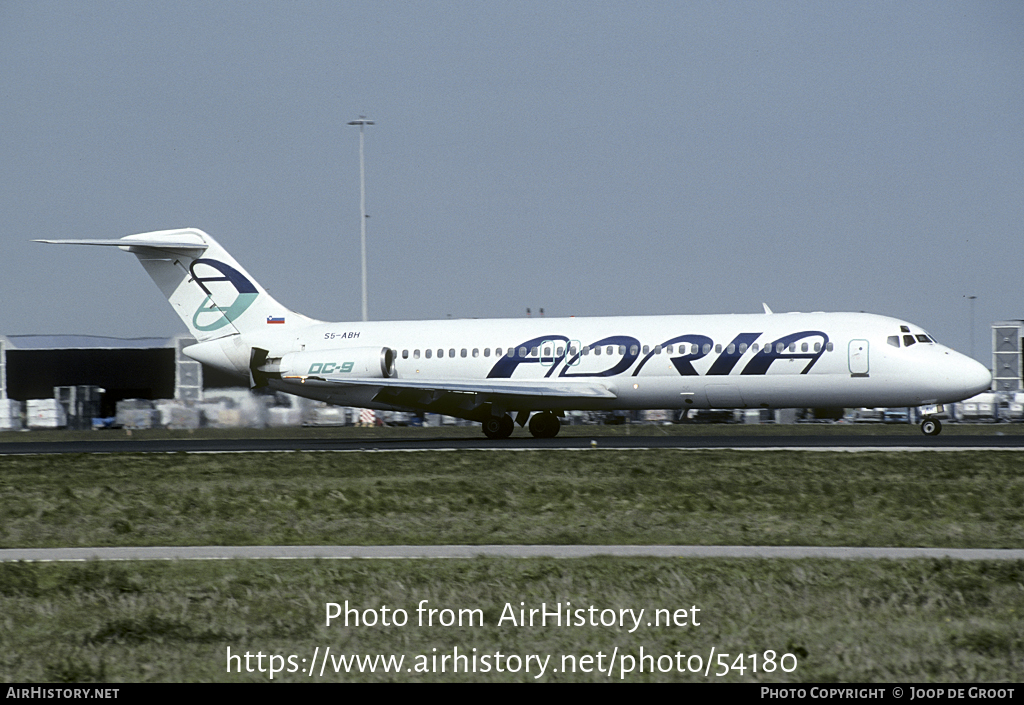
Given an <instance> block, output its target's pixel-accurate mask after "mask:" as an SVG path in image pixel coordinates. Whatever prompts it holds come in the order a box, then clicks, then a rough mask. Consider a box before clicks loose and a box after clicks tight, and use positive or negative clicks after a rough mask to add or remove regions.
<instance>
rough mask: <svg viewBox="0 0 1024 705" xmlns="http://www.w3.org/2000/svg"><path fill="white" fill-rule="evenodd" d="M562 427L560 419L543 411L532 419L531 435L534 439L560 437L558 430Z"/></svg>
mask: <svg viewBox="0 0 1024 705" xmlns="http://www.w3.org/2000/svg"><path fill="white" fill-rule="evenodd" d="M561 427H562V424H561V422H560V421H559V420H558V417H557V416H555V415H554V414H552V413H551V412H550V411H542V412H541V413H539V414H534V415H533V418H532V419H530V433H532V434H533V437H534V438H554V437H555V436H557V435H558V429H560V428H561Z"/></svg>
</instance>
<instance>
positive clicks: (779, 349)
mask: <svg viewBox="0 0 1024 705" xmlns="http://www.w3.org/2000/svg"><path fill="white" fill-rule="evenodd" d="M785 349H786V345H785V343H776V344H775V352H776V353H780V352H782V351H783V350H785Z"/></svg>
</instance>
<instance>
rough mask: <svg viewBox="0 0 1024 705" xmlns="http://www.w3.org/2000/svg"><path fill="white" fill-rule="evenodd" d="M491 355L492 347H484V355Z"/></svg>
mask: <svg viewBox="0 0 1024 705" xmlns="http://www.w3.org/2000/svg"><path fill="white" fill-rule="evenodd" d="M498 354H499V355H500V354H501V353H500V352H499V353H498ZM490 356H491V349H490V348H484V357H490Z"/></svg>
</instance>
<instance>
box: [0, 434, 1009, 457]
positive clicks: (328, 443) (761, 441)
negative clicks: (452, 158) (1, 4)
mask: <svg viewBox="0 0 1024 705" xmlns="http://www.w3.org/2000/svg"><path fill="white" fill-rule="evenodd" d="M96 435H97V438H96V439H89V440H73V441H48V440H39V441H36V440H20V441H18V442H2V441H0V455H20V454H52V453H180V452H185V453H244V452H285V451H307V452H308V451H335V452H337V451H419V450H554V449H562V450H572V449H577V450H583V449H590V448H594V447H596V448H612V449H638V448H683V449H716V448H726V449H804V450H811V449H816V450H860V451H866V450H1000V449H1001V450H1022V449H1024V435H1020V434H1013V435H1000V434H998V433H997V432H996V433H993V434H991V435H957V434H949V435H942V436H925V435H923V434H907V435H882V434H879V435H859V434H849V433H821V434H814V435H782V434H780V435H774V434H770V435H769V434H758V435H749V434H734V435H717V434H716V435H706V436H701V435H686V436H676V435H663V436H654V435H644V436H595V437H594V438H587V437H564V438H551V439H536V438H532V437H513V438H508V439H505V440H499V441H492V440H488V439H486V438H484V437H483V436H482V435H481V436H479V437H478V436H477V435H476V434H474V433H472V432H469V433H467V435H466V436H465V437H462V438H412V437H410V438H374V439H347V438H346V439H338V438H248V439H230V438H225V439H175V440H148V439H138V440H133V439H130V438H124V437H121V438H118V439H111V438H109V437H104V436H103V433H102V432H97V434H96Z"/></svg>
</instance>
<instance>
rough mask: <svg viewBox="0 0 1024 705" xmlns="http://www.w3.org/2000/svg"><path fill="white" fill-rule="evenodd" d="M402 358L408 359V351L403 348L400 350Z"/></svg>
mask: <svg viewBox="0 0 1024 705" xmlns="http://www.w3.org/2000/svg"><path fill="white" fill-rule="evenodd" d="M402 359H403V360H408V359H409V351H408V350H403V351H402Z"/></svg>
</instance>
